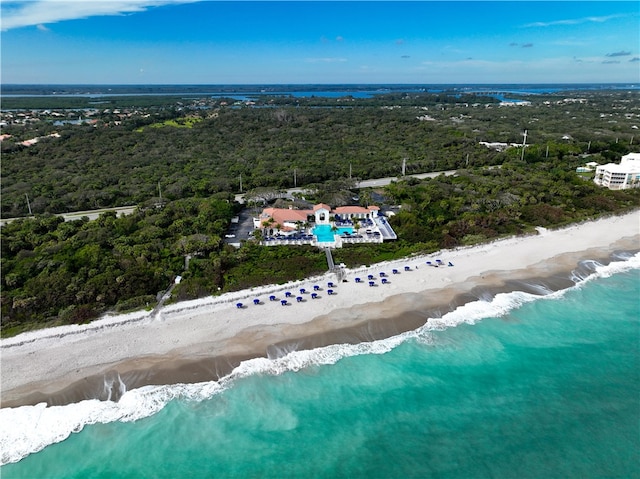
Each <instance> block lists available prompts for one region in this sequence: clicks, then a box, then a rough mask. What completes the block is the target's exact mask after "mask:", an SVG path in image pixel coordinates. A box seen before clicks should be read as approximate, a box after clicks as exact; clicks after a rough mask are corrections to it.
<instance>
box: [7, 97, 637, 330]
mask: <svg viewBox="0 0 640 479" xmlns="http://www.w3.org/2000/svg"><path fill="white" fill-rule="evenodd" d="M393 95H395V96H393V97H389V98H387V99H386V100H385V101H384V102H383V103H386V104H383V105H381V104H380V102H381V100H380V99H376V101H375V103H374V104H371V105H367V104H366V102H364V103H363V102H360V101H359V102H358V103H360V104H358V105H352V106H347V107H345V106H344V103H345V101H344V100H343V101H341V102H340V104H334V105H333V106H332V107H329V106H325V107H319V106H310V105H304V104H301V103H304V101H301V100H299V99H296V100H295V105H292V104H290V103H291V100H290V101H289V104H282V105H271V106H268V105H263V106H261V107H255V105H249V106H248V105H246V104H242V105H236V106H233V105H228V106H225V105H221V104H220V103H219V101H220V100H216V101H217V103H216V105H214V107H212V108H210V109H202V110H195V109H188V108H175V107H173V108H169V109H162V108H160V109H158V110H157V111H156V110H154V112H153V113H145V114H144V115H137V116H132V117H131V118H127V119H123V120H122V121H119V122H118V124H116V123H114V121H112V119H111V118H110V117H107V118H102V119H101V120H100V121H99V122H97V123H95V124H94V125H95V126H93V125H63V126H62V127H55V126H54V125H53V124H52V123H51V122H47V121H43V122H42V121H41V122H39V123H34V124H33V125H22V126H9V127H8V128H5V129H4V130H3V131H4V133H7V134H10V135H12V137H11V138H9V139H6V140H5V141H3V143H2V149H3V167H2V211H3V217H4V216H10V215H13V216H19V215H24V214H25V213H26V204H25V203H26V202H25V195H29V197H30V198H31V204H30V206H31V208H32V210H33V213H35V217H33V218H28V219H20V220H16V221H13V222H11V223H8V224H6V225H4V226H2V228H1V229H0V240H1V247H2V258H1V260H2V282H1V287H2V291H1V307H2V334H3V335H7V334H15V333H17V332H19V331H22V330H25V329H29V328H33V327H42V326H44V325H54V324H65V323H77V322H84V321H88V320H91V319H93V318H95V317H97V316H98V315H99V314H102V313H104V312H107V311H126V310H130V309H135V308H141V307H146V308H152V307H153V306H154V305H155V304H156V301H157V298H158V294H161V293H162V292H163V291H164V290H166V288H167V287H168V286H169V285H170V284H172V282H173V279H174V278H175V276H176V275H181V276H182V278H183V279H182V282H181V283H180V284H179V285H178V286H176V288H175V289H174V291H173V300H177V301H179V300H184V299H189V298H196V297H200V296H204V295H208V294H219V293H221V292H225V291H232V290H238V289H242V288H246V287H250V286H255V285H259V284H265V283H271V282H285V281H287V280H290V279H300V278H303V277H305V276H308V275H311V274H317V273H321V272H323V271H325V270H326V261H325V259H324V255H323V254H322V252H321V251H319V250H317V249H315V248H312V247H268V248H267V247H261V246H259V245H258V244H257V243H255V242H254V241H251V240H250V241H246V242H243V244H242V246H241V247H240V248H238V249H236V248H234V247H232V246H229V245H227V244H225V243H224V242H223V241H222V238H223V237H224V234H225V231H227V228H228V227H229V224H230V222H231V219H232V217H233V216H234V215H236V214H237V212H238V211H239V208H240V207H241V206H240V205H238V204H237V203H234V202H233V194H234V193H237V192H239V188H240V183H239V179H240V176H241V177H242V183H243V186H244V189H245V190H246V189H252V188H260V187H272V188H284V187H292V186H294V181H297V185H298V186H301V185H307V186H308V187H309V189H310V190H311V191H314V190H316V191H317V193H316V196H315V197H309V198H307V199H308V200H310V201H313V200H314V199H318V198H320V197H321V196H320V195H321V194H322V193H323V192H324V191H325V190H326V188H323V187H322V184H323V182H329V183H331V184H336V182H337V183H339V182H338V181H337V180H341V179H344V178H347V177H348V175H349V172H350V170H351V173H352V175H353V176H354V177H358V178H360V179H365V178H374V177H382V176H399V175H400V167H401V164H402V161H403V160H404V161H405V162H406V165H407V173H414V172H416V173H417V172H426V171H438V170H447V169H458V173H457V174H456V175H455V176H444V175H441V176H438V177H436V178H434V179H426V180H417V179H415V178H411V177H406V178H402V177H400V178H399V179H398V181H396V182H394V183H392V184H391V185H389V186H388V187H386V188H381V189H378V190H376V191H375V193H376V194H378V195H380V196H379V198H382V200H383V202H384V203H385V204H388V205H395V206H396V210H397V214H396V215H395V216H392V217H390V218H389V221H390V223H391V224H392V226H393V228H394V229H395V231H396V232H397V233H398V238H399V239H398V241H395V242H392V243H384V244H381V245H352V246H350V247H345V248H342V249H339V250H336V251H335V255H334V256H335V259H336V262H344V263H345V264H347V265H348V266H355V265H362V264H370V263H373V262H376V261H381V260H386V259H391V258H398V257H403V256H407V255H410V254H412V253H417V252H430V251H436V250H438V249H440V248H448V247H453V246H457V245H468V244H475V243H478V242H483V241H487V240H490V239H492V238H496V237H500V236H506V235H512V234H521V233H529V232H533V231H534V230H533V229H534V227H536V226H547V227H553V226H559V225H565V224H569V223H572V222H576V221H581V220H585V219H591V218H595V217H597V216H600V215H603V214H615V213H620V212H623V211H628V210H630V209H633V208H638V207H639V206H640V189H635V190H625V191H610V190H607V189H602V188H599V187H597V186H596V185H595V184H594V183H593V182H592V181H590V179H589V178H584V177H582V176H578V175H577V174H576V173H575V168H576V167H577V166H580V165H583V164H584V163H586V162H587V161H596V162H600V163H602V162H608V161H612V160H617V159H619V158H620V156H621V155H623V154H625V153H627V152H629V151H638V147H637V146H636V145H635V144H634V139H633V132H634V128H633V126H635V124H636V123H639V122H640V116H639V115H640V100H639V98H638V94H637V93H635V94H629V93H626V92H617V93H611V94H605V93H602V94H599V95H596V94H590V97H589V99H588V100H587V101H584V102H578V101H566V99H562V98H551V97H542V98H539V99H537V100H536V101H534V102H532V104H531V105H529V106H511V107H505V106H502V107H499V106H497V105H496V104H495V103H492V102H490V101H486V100H485V99H484V98H485V97H483V101H478V102H477V103H469V102H464V103H462V102H461V99H460V98H457V99H456V101H453V102H451V101H449V102H443V101H440V100H442V99H441V98H438V97H437V96H436V97H433V96H432V97H429V98H422V97H421V98H412V97H411V96H410V95H404V94H399V93H394V94H393ZM417 96H419V97H420V95H417ZM464 100H468V98H464ZM272 101H273V99H271V100H269V102H272ZM279 101H280V100H279ZM322 101H326V100H322ZM334 102H335V100H334ZM474 105H475V106H474ZM147 114H148V116H147ZM524 130H527V133H528V137H527V145H528V146H527V148H526V149H524V151H523V148H522V147H521V146H520V147H512V148H506V149H501V151H498V150H497V149H492V148H488V147H487V146H485V145H483V144H480V142H481V141H483V142H504V143H517V144H521V143H522V142H523V136H522V134H523V131H524ZM53 131H56V132H57V133H59V135H60V136H59V137H55V136H54V137H48V138H46V139H43V140H41V141H39V142H38V143H36V144H33V145H31V146H24V145H22V144H21V143H20V141H22V140H24V139H27V138H29V137H35V136H45V135H47V134H49V133H51V132H53ZM19 140H20V141H19ZM490 166H492V168H489V167H490ZM294 170H295V172H296V176H295V179H294V175H293V171H294ZM345 184H347V183H345ZM158 185H160V188H161V191H162V196H163V198H162V201H159V198H158ZM314 185H315V186H314ZM347 185H348V184H347ZM347 193H348V194H345V195H343V196H342V197H344V198H351V197H352V196H354V195H355V194H356V193H355V192H352V191H348V192H347ZM360 193H361V195H360V196H361V197H364V196H366V194H362V192H360ZM124 204H137V205H139V206H138V208H137V209H136V211H135V212H134V214H132V215H128V216H124V217H116V215H115V213H104V214H103V215H101V216H100V218H99V219H98V220H95V221H88V219H82V220H76V221H68V222H65V221H63V220H62V219H61V218H60V217H57V216H54V215H52V214H51V213H59V212H66V211H73V210H82V209H91V208H95V207H104V206H116V205H124ZM332 206H338V205H337V204H336V205H332Z"/></svg>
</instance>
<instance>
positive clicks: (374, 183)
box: [235, 170, 458, 203]
mask: <svg viewBox="0 0 640 479" xmlns="http://www.w3.org/2000/svg"><path fill="white" fill-rule="evenodd" d="M457 171H458V170H446V171H434V172H432V173H418V174H416V175H406V176H404V177H402V176H389V177H387V178H376V179H373V180H364V181H360V182H358V183H356V189H360V188H375V187H378V186H387V185H388V184H390V183H391V182H392V181H398V180H399V179H402V178H408V177H413V178H417V179H420V180H422V179H424V178H435V177H436V176H440V175H445V176H452V175H455V174H456V173H457ZM304 191H305V188H291V189H288V190H283V192H284V193H286V195H288V196H291V195H292V194H294V193H304ZM244 195H245V194H244V193H241V194H237V195H235V200H236V201H237V202H238V203H244Z"/></svg>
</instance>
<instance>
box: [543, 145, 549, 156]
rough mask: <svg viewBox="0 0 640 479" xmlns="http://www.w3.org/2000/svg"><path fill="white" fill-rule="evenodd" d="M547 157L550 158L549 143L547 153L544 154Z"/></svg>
mask: <svg viewBox="0 0 640 479" xmlns="http://www.w3.org/2000/svg"><path fill="white" fill-rule="evenodd" d="M544 157H545V158H549V143H547V153H546V154H545V155H544Z"/></svg>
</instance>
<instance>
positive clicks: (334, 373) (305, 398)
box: [0, 255, 640, 479]
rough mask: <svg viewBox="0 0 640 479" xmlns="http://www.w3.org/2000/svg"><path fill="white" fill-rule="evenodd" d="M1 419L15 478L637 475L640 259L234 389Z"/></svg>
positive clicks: (274, 365) (164, 392) (321, 353)
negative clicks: (549, 291) (571, 285)
mask: <svg viewBox="0 0 640 479" xmlns="http://www.w3.org/2000/svg"><path fill="white" fill-rule="evenodd" d="M0 413H1V414H2V416H1V417H0V420H1V424H2V425H3V426H2V431H1V432H2V437H1V440H2V443H1V444H2V452H3V461H5V462H6V461H7V460H16V459H18V458H19V457H21V456H24V457H22V459H21V460H19V462H15V463H10V464H6V465H4V466H3V467H2V468H1V469H0V474H1V476H2V478H3V479H8V478H18V477H20V478H40V477H42V478H45V477H46V478H89V477H91V478H118V477H127V478H144V477H149V478H161V477H167V478H168V477H171V478H179V477H212V478H253V477H256V478H289V477H292V478H307V477H313V478H337V477H345V478H411V477H419V478H432V477H433V478H489V477H490V478H596V477H598V478H600V477H607V478H610V477H619V478H633V477H640V258H639V256H638V255H636V256H635V257H633V258H631V259H629V260H627V261H625V262H617V263H612V264H611V265H609V266H605V267H602V268H598V272H597V273H595V274H593V275H592V276H591V277H590V278H589V279H588V280H587V281H583V282H581V283H580V284H579V286H577V287H574V288H570V289H569V290H566V291H563V292H558V293H553V294H550V295H547V296H545V297H544V298H539V297H534V296H531V295H528V294H525V293H518V292H514V293H509V294H501V295H498V296H496V297H495V298H493V299H492V300H491V301H478V302H476V303H471V304H468V305H466V306H464V307H462V308H459V309H458V310H456V311H455V312H453V313H450V314H448V315H445V316H443V317H442V318H438V319H437V320H436V319H434V320H433V321H429V323H428V326H427V327H424V328H422V329H420V330H419V331H414V332H411V333H407V334H403V335H401V336H399V337H395V338H391V339H388V340H385V341H378V342H375V343H369V344H362V345H358V346H345V345H338V346H332V347H329V348H323V349H321V350H317V351H311V352H298V353H292V354H291V355H289V356H288V357H285V358H281V359H278V360H266V359H259V360H253V361H248V362H246V363H243V365H242V366H241V367H239V368H238V369H237V370H236V371H234V373H232V375H231V376H230V377H229V378H227V379H226V380H223V381H222V382H221V383H220V384H213V383H208V384H200V385H189V386H187V385H183V386H166V387H152V388H151V387H150V388H142V389H141V390H135V391H130V392H128V393H126V394H125V396H124V397H123V398H122V400H121V401H120V403H118V404H114V403H107V402H103V403H100V402H98V401H85V402H83V403H79V404H72V405H68V406H64V407H59V408H48V409H45V408H43V407H38V406H36V407H24V408H16V409H13V410H11V409H9V410H7V409H3V410H2V411H0ZM8 424H10V426H7V425H8ZM74 430H76V431H79V432H73V433H72V432H71V431H74ZM16 431H18V432H16ZM64 438H66V439H64ZM56 441H60V442H57V443H54V442H56ZM45 445H46V447H44V448H43V449H42V450H40V451H39V452H34V453H31V454H28V452H29V451H31V450H37V449H39V448H42V447H43V446H45Z"/></svg>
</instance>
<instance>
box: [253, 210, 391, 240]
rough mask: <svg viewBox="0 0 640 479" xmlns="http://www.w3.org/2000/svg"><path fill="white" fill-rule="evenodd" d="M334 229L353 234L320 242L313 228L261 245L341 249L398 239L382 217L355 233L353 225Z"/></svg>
mask: <svg viewBox="0 0 640 479" xmlns="http://www.w3.org/2000/svg"><path fill="white" fill-rule="evenodd" d="M320 226H322V225H320ZM326 226H329V227H330V228H331V227H333V224H331V225H326ZM336 227H337V228H339V229H340V228H352V229H353V230H354V233H352V234H351V235H345V234H335V235H333V240H330V241H321V240H318V238H317V237H316V236H315V235H314V234H313V233H312V231H313V228H309V229H307V230H305V231H304V232H300V233H298V234H292V235H288V236H284V235H281V236H273V237H266V238H265V239H264V240H263V241H262V242H261V244H262V245H264V246H297V245H305V244H307V245H312V246H317V247H319V248H326V247H329V248H341V247H342V246H343V245H344V244H358V243H382V242H383V241H385V240H395V239H398V237H397V235H396V233H395V232H394V231H393V228H391V225H389V223H388V222H387V220H386V219H385V218H384V217H377V218H374V219H373V220H371V221H370V222H368V223H366V224H365V226H361V227H360V228H358V230H357V231H355V228H354V227H353V225H348V224H344V223H341V224H339V225H336ZM314 228H315V227H314Z"/></svg>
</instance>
